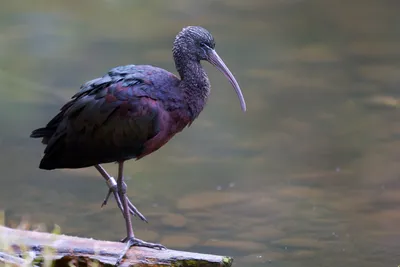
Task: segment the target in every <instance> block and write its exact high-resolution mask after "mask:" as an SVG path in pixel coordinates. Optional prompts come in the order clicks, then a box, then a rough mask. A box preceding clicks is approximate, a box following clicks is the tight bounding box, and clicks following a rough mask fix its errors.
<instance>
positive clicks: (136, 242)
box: [115, 237, 167, 266]
mask: <svg viewBox="0 0 400 267" xmlns="http://www.w3.org/2000/svg"><path fill="white" fill-rule="evenodd" d="M121 242H124V243H126V246H125V248H124V250H123V251H122V253H121V255H120V256H119V258H118V260H117V262H116V264H115V265H116V266H118V265H119V264H120V263H121V261H122V259H123V258H124V257H125V255H126V253H127V252H128V250H129V249H130V248H131V247H146V248H154V249H160V250H161V249H167V248H166V247H165V246H163V245H161V244H157V243H150V242H146V241H143V240H141V239H138V238H135V237H125V238H124V239H122V240H121Z"/></svg>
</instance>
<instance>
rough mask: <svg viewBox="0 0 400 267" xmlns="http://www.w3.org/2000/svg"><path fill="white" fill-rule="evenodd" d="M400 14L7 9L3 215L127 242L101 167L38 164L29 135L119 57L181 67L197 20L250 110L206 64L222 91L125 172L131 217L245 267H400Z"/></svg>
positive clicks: (36, 144)
mask: <svg viewBox="0 0 400 267" xmlns="http://www.w3.org/2000/svg"><path fill="white" fill-rule="evenodd" d="M399 10H400V2H399V1H396V0H352V1H347V0H346V1H345V0H249V1H243V0H224V1H209V0H206V1H185V0H172V1H161V0H156V1H144V0H139V1H128V0H114V1H111V0H102V1H101V0H89V1H76V0H70V1H62V0H51V1H50V0H39V1H23V0H13V1H3V2H2V7H1V10H0V92H1V98H0V150H1V153H0V168H1V169H0V170H1V175H0V183H1V186H0V209H2V210H4V212H5V215H6V223H7V224H8V225H10V226H15V225H17V224H18V223H19V222H20V221H21V220H22V219H26V220H28V221H29V222H30V223H32V224H44V225H46V226H47V229H48V230H51V229H52V227H53V225H54V224H58V225H60V226H61V229H62V232H63V233H65V234H71V235H79V236H86V237H93V238H99V239H108V240H118V239H120V238H122V237H123V236H124V234H125V227H124V222H123V220H122V217H121V215H120V212H119V210H118V208H117V207H116V204H115V201H114V200H111V201H110V202H109V204H108V206H107V207H105V208H103V209H101V208H100V205H101V202H102V200H103V198H104V196H105V194H106V192H107V187H106V185H105V183H104V181H103V179H102V178H100V176H99V174H98V173H97V172H96V171H95V169H94V168H86V169H80V170H73V171H72V170H54V171H43V170H39V169H38V164H39V161H40V159H41V156H42V153H43V149H44V147H43V145H42V144H41V143H40V141H39V140H34V139H30V138H29V135H30V133H31V131H32V130H33V129H35V128H38V127H41V126H43V125H45V123H47V122H48V121H49V120H50V119H51V118H52V117H53V116H54V115H55V114H56V113H57V112H58V110H59V108H60V107H61V106H62V105H63V104H64V103H65V102H66V101H68V99H69V98H70V97H71V96H72V95H73V94H74V93H75V92H76V91H77V90H78V89H79V87H80V85H81V84H82V83H84V82H86V81H87V80H91V79H93V78H96V77H99V76H102V75H103V74H105V73H106V72H107V71H108V70H109V69H110V68H112V67H115V66H118V65H124V64H151V65H155V66H159V67H162V68H165V69H168V70H169V71H172V72H175V67H174V63H173V60H172V52H171V47H172V42H173V40H174V38H175V35H176V34H177V33H178V32H179V31H180V30H181V29H182V28H183V27H184V26H187V25H201V26H203V27H205V28H207V29H208V30H210V31H211V32H212V34H213V35H214V37H215V39H216V43H217V46H216V50H217V51H218V53H219V54H220V56H221V57H222V58H223V59H224V60H225V63H226V64H227V65H228V66H229V68H230V69H231V70H232V72H233V73H234V74H235V76H236V78H237V80H238V81H239V83H240V85H241V87H242V90H243V93H244V96H245V98H246V100H247V104H248V111H247V112H246V113H242V112H241V110H240V106H239V102H238V100H237V97H236V94H235V93H234V91H233V89H232V88H231V86H230V84H229V83H228V82H227V80H226V79H225V77H224V76H223V75H222V74H221V73H219V72H218V71H217V70H215V69H214V68H213V67H211V66H210V65H209V64H208V63H205V67H206V69H207V71H208V73H209V77H210V80H211V84H212V88H213V90H212V94H211V96H210V99H209V102H208V105H207V107H206V108H205V110H204V111H203V112H202V113H201V115H200V117H199V118H198V119H197V120H196V121H195V123H194V124H193V125H192V126H191V127H190V128H188V129H185V130H184V131H183V132H182V133H180V134H178V135H177V136H176V137H175V138H174V139H173V140H172V141H170V142H169V143H168V144H167V145H166V146H165V147H163V148H162V149H160V150H159V151H157V152H156V153H154V154H152V155H150V156H147V157H145V158H144V159H142V160H140V161H137V162H135V161H130V162H129V163H127V164H126V165H125V168H126V176H127V179H128V181H127V183H128V190H129V191H128V194H129V196H130V198H131V200H132V201H133V203H134V204H135V205H136V206H137V207H138V208H139V209H140V211H141V212H142V213H144V215H146V216H147V218H148V219H149V221H150V223H149V224H145V223H143V222H141V221H139V220H136V219H135V220H134V221H133V224H134V229H135V230H136V234H137V236H138V237H139V238H142V239H145V240H147V241H153V242H161V243H162V244H164V245H166V246H168V247H169V248H173V249H181V250H187V251H196V252H203V253H211V254H223V255H230V256H233V257H234V258H235V262H234V265H235V266H266V264H268V266H292V267H294V266H328V267H330V266H353V267H357V266H363V267H367V266H385V267H387V266H397V265H399V264H400V243H399V240H400V179H399V178H400V164H399V161H400V119H399V118H400V117H399V115H400V114H399V107H400V90H399V85H400V26H399V25H400V19H399ZM175 73H176V72H175ZM105 167H106V168H107V169H108V170H109V171H110V172H112V173H116V165H115V164H108V165H106V166H105Z"/></svg>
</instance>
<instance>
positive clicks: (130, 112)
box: [31, 26, 246, 258]
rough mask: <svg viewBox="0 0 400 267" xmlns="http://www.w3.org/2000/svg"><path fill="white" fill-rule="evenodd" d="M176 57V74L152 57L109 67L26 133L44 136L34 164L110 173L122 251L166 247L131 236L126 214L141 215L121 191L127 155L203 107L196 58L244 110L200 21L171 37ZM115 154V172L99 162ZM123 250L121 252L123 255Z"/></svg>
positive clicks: (204, 92) (147, 149)
mask: <svg viewBox="0 0 400 267" xmlns="http://www.w3.org/2000/svg"><path fill="white" fill-rule="evenodd" d="M172 51H173V57H174V61H175V66H176V69H177V71H178V73H179V76H180V79H179V78H178V77H176V76H175V75H174V74H172V73H170V72H168V71H166V70H164V69H160V68H157V67H153V66H149V65H127V66H120V67H116V68H113V69H111V70H110V71H109V72H108V73H107V74H105V75H104V76H103V77H101V78H97V79H94V80H92V81H89V82H87V83H85V84H84V85H82V86H81V88H80V91H79V92H78V93H76V94H75V95H74V96H73V97H72V100H71V101H69V102H68V103H66V104H65V105H64V106H63V107H62V108H61V110H60V112H59V113H58V114H57V115H56V116H55V117H54V118H53V119H52V120H50V122H49V123H48V124H47V125H46V127H43V128H39V129H37V130H34V131H33V132H32V134H31V137H34V138H43V139H42V143H44V144H46V145H47V146H46V148H45V150H44V156H43V158H42V160H41V162H40V165H39V168H41V169H45V170H52V169H61V168H71V169H73V168H84V167H89V166H94V167H95V168H96V169H97V170H98V171H99V172H100V174H101V175H102V177H103V178H104V179H105V180H106V181H107V185H108V186H109V191H108V194H107V196H106V198H105V200H104V202H103V205H104V204H106V203H107V200H108V198H109V196H110V194H111V193H113V195H114V198H115V200H116V202H117V204H118V207H119V208H120V210H121V212H122V214H123V216H124V218H125V224H126V231H127V237H126V238H125V239H123V242H127V245H126V250H125V251H124V253H123V255H125V253H126V251H127V250H128V249H129V247H131V246H134V245H136V246H145V247H150V248H160V249H161V248H164V246H162V245H160V244H153V243H148V242H145V241H142V240H140V239H137V238H135V236H134V233H133V229H132V225H131V218H130V214H132V215H137V216H139V217H140V218H141V219H142V220H144V221H146V218H145V217H144V216H143V215H142V214H141V213H140V212H139V211H138V210H137V209H136V208H135V206H134V205H133V204H132V203H131V202H130V201H129V199H128V197H127V195H126V184H125V182H124V176H123V166H124V162H125V161H126V160H129V159H140V158H143V157H144V156H146V155H148V154H150V153H152V152H154V151H156V150H157V149H159V148H160V147H162V146H163V145H164V144H166V143H167V142H168V141H169V140H170V139H171V138H172V137H173V136H174V135H175V134H176V133H178V132H180V131H182V130H183V129H184V128H185V127H186V126H189V125H190V124H191V123H192V122H193V121H194V120H195V119H196V118H197V116H198V115H199V114H200V112H201V111H202V110H203V108H204V106H205V104H206V101H207V98H208V95H209V93H210V82H209V80H208V77H207V74H206V72H205V70H204V69H203V67H202V65H201V64H200V61H202V60H205V61H208V62H209V63H211V64H212V65H214V66H215V67H216V68H217V69H218V70H220V71H221V72H222V73H223V74H224V75H225V76H226V77H227V78H228V80H229V82H230V83H231V84H232V86H233V88H234V89H235V90H236V93H237V95H238V97H239V100H240V104H241V107H242V109H243V111H245V110H246V104H245V101H244V98H243V95H242V93H241V91H240V88H239V85H238V83H237V82H236V80H235V78H234V76H233V75H232V73H231V72H230V71H229V69H228V67H227V66H226V65H225V64H224V62H223V61H222V59H221V58H220V57H219V56H218V54H217V53H216V52H215V42H214V38H213V37H212V35H211V34H210V33H209V32H208V31H207V30H206V29H204V28H202V27H197V26H189V27H186V28H184V29H183V30H182V31H181V32H180V33H179V34H178V35H177V36H176V38H175V41H174V45H173V49H172ZM109 162H117V163H118V178H117V181H115V180H114V178H112V177H111V176H110V175H109V174H108V173H107V172H106V171H105V170H104V169H103V167H102V166H101V165H100V164H102V163H109ZM123 255H121V258H122V256H123Z"/></svg>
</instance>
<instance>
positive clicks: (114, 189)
mask: <svg viewBox="0 0 400 267" xmlns="http://www.w3.org/2000/svg"><path fill="white" fill-rule="evenodd" d="M111 193H112V194H113V195H114V198H115V201H116V202H117V205H118V208H119V209H120V210H121V212H122V213H123V212H124V208H123V206H122V202H121V198H120V196H119V194H118V189H117V186H116V185H114V186H110V188H109V189H108V192H107V196H106V197H105V199H104V200H103V203H102V204H101V207H104V206H105V205H107V202H108V199H109V197H110V195H111ZM126 199H127V201H128V206H129V212H130V213H131V214H132V215H133V216H138V217H139V218H140V219H141V220H142V221H144V222H148V221H147V219H146V217H144V215H143V214H142V213H141V212H140V211H139V210H138V209H137V208H136V207H135V206H134V205H133V204H132V202H131V201H130V200H129V198H128V197H127V198H126Z"/></svg>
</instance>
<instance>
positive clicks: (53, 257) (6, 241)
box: [0, 226, 233, 267]
mask: <svg viewBox="0 0 400 267" xmlns="http://www.w3.org/2000/svg"><path fill="white" fill-rule="evenodd" d="M123 248H124V244H123V243H120V242H111V241H101V240H95V239H89V238H81V237H74V236H66V235H57V234H50V233H43V232H35V231H25V230H18V229H11V228H8V227H4V226H0V266H1V265H3V264H4V263H8V264H10V265H11V266H23V265H24V266H43V265H46V264H44V263H45V262H46V261H47V262H48V261H54V265H53V266H54V267H61V266H62V267H64V266H114V265H115V263H116V260H117V258H118V257H119V255H120V253H121V251H122V250H123ZM232 261H233V259H232V258H230V257H224V256H217V255H208V254H199V253H192V252H185V251H177V250H169V249H167V250H155V249H149V248H142V247H132V248H131V249H130V250H129V251H128V253H127V254H126V256H125V258H124V259H123V261H122V263H121V264H120V266H122V267H130V266H140V267H156V266H157V267H160V266H180V267H214V266H215V267H216V266H218V267H230V266H231V265H232ZM2 263H3V264H2ZM27 263H28V265H25V264H27ZM93 263H98V264H99V265H93ZM71 264H72V265H71Z"/></svg>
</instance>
